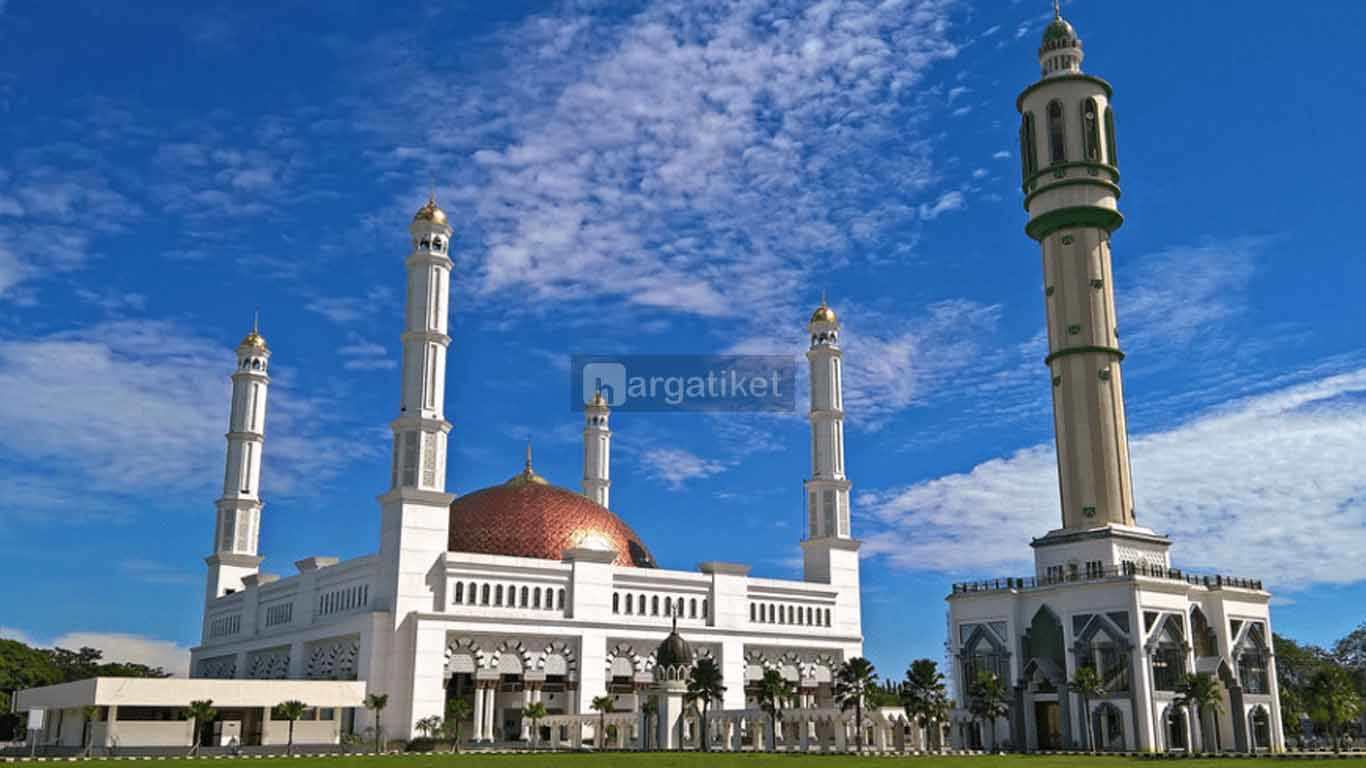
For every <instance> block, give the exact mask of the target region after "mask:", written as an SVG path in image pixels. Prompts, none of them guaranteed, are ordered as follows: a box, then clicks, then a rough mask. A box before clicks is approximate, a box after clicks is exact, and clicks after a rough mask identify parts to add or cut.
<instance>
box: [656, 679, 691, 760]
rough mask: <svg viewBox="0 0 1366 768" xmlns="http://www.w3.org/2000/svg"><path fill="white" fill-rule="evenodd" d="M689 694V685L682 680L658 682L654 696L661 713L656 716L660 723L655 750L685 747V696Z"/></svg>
mask: <svg viewBox="0 0 1366 768" xmlns="http://www.w3.org/2000/svg"><path fill="white" fill-rule="evenodd" d="M687 692H688V684H687V683H686V682H684V681H682V680H669V681H667V682H657V683H655V685H654V689H653V694H654V700H655V703H656V704H658V705H659V711H658V713H657V714H656V715H655V717H656V719H657V721H658V723H657V725H656V727H657V729H658V730H657V731H656V732H655V733H656V737H655V745H654V746H655V749H663V750H673V749H681V748H682V747H683V709H684V704H683V696H684V694H686V693H687Z"/></svg>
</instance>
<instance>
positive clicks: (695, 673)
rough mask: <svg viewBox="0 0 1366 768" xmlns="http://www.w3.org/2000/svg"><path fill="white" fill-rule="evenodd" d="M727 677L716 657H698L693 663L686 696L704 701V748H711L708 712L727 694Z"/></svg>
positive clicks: (693, 699) (689, 699) (704, 749)
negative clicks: (725, 684) (725, 683)
mask: <svg viewBox="0 0 1366 768" xmlns="http://www.w3.org/2000/svg"><path fill="white" fill-rule="evenodd" d="M724 681H725V677H724V676H723V675H722V674H721V667H719V666H717V664H716V660H715V659H710V658H702V659H698V660H697V663H696V664H694V665H693V668H692V672H691V673H689V674H688V692H687V694H686V695H685V696H684V698H685V699H686V700H687V701H688V702H689V703H692V702H695V701H700V702H702V749H703V751H707V750H710V749H711V736H710V734H709V733H708V727H709V723H708V722H707V713H708V712H710V711H711V703H712V702H713V701H716V702H719V701H721V698H722V697H723V696H725V695H726V686H724V685H722V683H723V682H724Z"/></svg>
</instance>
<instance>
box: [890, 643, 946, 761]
mask: <svg viewBox="0 0 1366 768" xmlns="http://www.w3.org/2000/svg"><path fill="white" fill-rule="evenodd" d="M901 707H902V708H903V709H904V710H906V717H907V718H909V719H910V721H911V722H913V723H915V724H916V725H917V726H919V727H920V728H921V729H922V730H923V733H924V734H925V747H926V748H927V749H928V748H929V746H930V744H929V742H930V723H931V722H935V723H942V722H944V721H945V720H947V719H948V717H949V692H948V688H947V687H946V686H945V684H944V676H943V675H942V674H940V673H939V664H938V663H937V662H935V661H934V660H933V659H916V660H915V661H913V662H911V665H910V666H909V667H907V668H906V679H905V680H904V681H902V683H901Z"/></svg>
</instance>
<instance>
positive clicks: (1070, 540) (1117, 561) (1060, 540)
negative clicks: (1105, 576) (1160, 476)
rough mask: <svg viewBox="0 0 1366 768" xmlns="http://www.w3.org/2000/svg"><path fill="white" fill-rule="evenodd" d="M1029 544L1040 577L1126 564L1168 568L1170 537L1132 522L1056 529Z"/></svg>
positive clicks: (1111, 567)
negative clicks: (1032, 550) (1130, 523)
mask: <svg viewBox="0 0 1366 768" xmlns="http://www.w3.org/2000/svg"><path fill="white" fill-rule="evenodd" d="M1029 545H1030V546H1031V547H1033V548H1034V567H1035V571H1036V575H1038V576H1039V577H1040V578H1049V577H1050V575H1051V576H1053V577H1066V576H1075V575H1077V574H1078V573H1083V574H1084V573H1085V572H1086V571H1087V570H1088V569H1092V570H1094V569H1095V568H1097V567H1099V568H1103V569H1105V570H1116V569H1119V568H1123V567H1125V566H1126V564H1131V565H1132V566H1133V567H1136V568H1144V567H1148V568H1170V567H1171V557H1170V556H1169V555H1168V550H1169V549H1170V548H1171V545H1172V542H1171V539H1168V538H1167V537H1166V536H1163V535H1161V534H1159V533H1157V532H1155V531H1153V530H1152V529H1151V528H1141V527H1138V526H1133V525H1119V524H1114V523H1112V524H1110V525H1099V526H1096V527H1094V528H1057V529H1055V530H1052V531H1049V532H1048V533H1046V534H1044V535H1043V536H1040V537H1039V538H1037V539H1034V540H1033V541H1031V542H1030V543H1029ZM1097 564H1099V565H1097ZM1050 569H1052V570H1050Z"/></svg>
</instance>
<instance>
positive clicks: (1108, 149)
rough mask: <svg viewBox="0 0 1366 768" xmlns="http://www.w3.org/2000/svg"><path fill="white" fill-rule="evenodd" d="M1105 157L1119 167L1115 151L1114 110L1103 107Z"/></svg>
mask: <svg viewBox="0 0 1366 768" xmlns="http://www.w3.org/2000/svg"><path fill="white" fill-rule="evenodd" d="M1105 159H1106V161H1108V162H1109V163H1110V165H1113V166H1114V167H1116V168H1118V167H1119V153H1118V152H1117V151H1115V111H1114V110H1113V109H1110V107H1108V106H1107V107H1106V108H1105Z"/></svg>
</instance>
